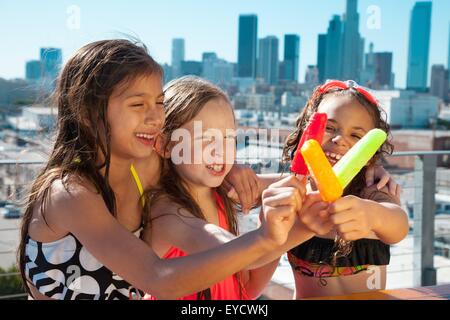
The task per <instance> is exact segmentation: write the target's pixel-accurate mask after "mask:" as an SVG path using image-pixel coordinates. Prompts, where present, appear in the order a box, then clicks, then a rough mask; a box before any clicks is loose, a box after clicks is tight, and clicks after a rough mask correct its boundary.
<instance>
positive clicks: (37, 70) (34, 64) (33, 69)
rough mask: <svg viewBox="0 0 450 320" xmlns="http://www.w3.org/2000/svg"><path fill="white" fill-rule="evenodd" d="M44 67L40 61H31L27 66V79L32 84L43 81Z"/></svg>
mask: <svg viewBox="0 0 450 320" xmlns="http://www.w3.org/2000/svg"><path fill="white" fill-rule="evenodd" d="M41 74H42V67H41V61H40V60H31V61H28V62H27V64H26V70H25V79H26V80H27V81H30V82H36V81H39V80H40V79H41Z"/></svg>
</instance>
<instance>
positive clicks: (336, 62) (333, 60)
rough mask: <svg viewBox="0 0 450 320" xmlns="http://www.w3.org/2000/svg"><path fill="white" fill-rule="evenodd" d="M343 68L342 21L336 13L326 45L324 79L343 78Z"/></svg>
mask: <svg viewBox="0 0 450 320" xmlns="http://www.w3.org/2000/svg"><path fill="white" fill-rule="evenodd" d="M341 68H342V21H341V17H340V16H339V15H334V16H333V18H332V19H331V21H330V24H329V26H328V32H327V36H326V46H325V72H324V79H325V80H327V79H341V78H342V77H341V75H342V73H341Z"/></svg>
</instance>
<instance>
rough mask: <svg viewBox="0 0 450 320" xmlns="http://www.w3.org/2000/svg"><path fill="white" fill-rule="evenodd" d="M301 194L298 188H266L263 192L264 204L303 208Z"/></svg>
mask: <svg viewBox="0 0 450 320" xmlns="http://www.w3.org/2000/svg"><path fill="white" fill-rule="evenodd" d="M301 203H302V200H301V196H300V192H299V191H298V189H296V188H292V187H284V188H276V189H275V188H274V189H266V190H264V192H263V205H265V206H270V207H278V206H285V205H291V206H294V208H295V209H296V210H299V209H300V208H301Z"/></svg>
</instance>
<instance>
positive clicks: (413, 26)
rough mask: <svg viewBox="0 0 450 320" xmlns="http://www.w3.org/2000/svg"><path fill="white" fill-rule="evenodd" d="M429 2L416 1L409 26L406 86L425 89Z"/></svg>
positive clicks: (429, 24)
mask: <svg viewBox="0 0 450 320" xmlns="http://www.w3.org/2000/svg"><path fill="white" fill-rule="evenodd" d="M430 29H431V2H416V4H415V5H414V8H413V10H412V13H411V23H410V28H409V52H408V74H407V82H406V86H407V88H408V89H411V90H416V91H422V92H423V91H426V89H427V80H428V56H429V49H430Z"/></svg>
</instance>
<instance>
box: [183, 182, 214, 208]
mask: <svg viewBox="0 0 450 320" xmlns="http://www.w3.org/2000/svg"><path fill="white" fill-rule="evenodd" d="M183 183H184V184H185V186H186V188H187V189H188V191H189V194H190V195H191V197H192V198H194V200H195V201H196V202H197V203H198V204H200V203H201V202H202V201H201V199H212V195H213V191H214V189H213V188H210V187H208V186H201V185H196V184H194V183H190V182H187V181H183Z"/></svg>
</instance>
